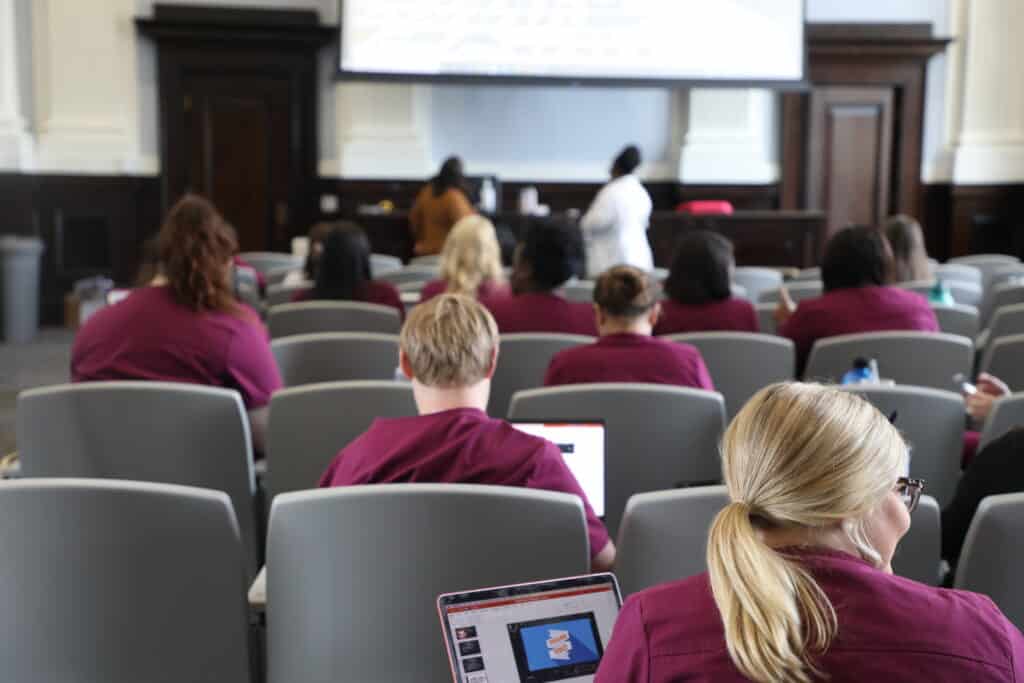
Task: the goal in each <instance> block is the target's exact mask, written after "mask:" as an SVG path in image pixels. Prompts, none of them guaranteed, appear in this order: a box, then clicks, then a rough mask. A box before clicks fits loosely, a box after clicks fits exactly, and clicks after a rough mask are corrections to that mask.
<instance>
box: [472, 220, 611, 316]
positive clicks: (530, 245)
mask: <svg viewBox="0 0 1024 683" xmlns="http://www.w3.org/2000/svg"><path fill="white" fill-rule="evenodd" d="M582 270H583V259H582V255H581V253H580V241H579V235H578V234H577V233H576V232H575V231H574V229H573V228H572V226H570V225H568V224H566V223H563V222H561V221H559V220H555V219H548V220H542V221H537V222H535V223H534V224H533V226H532V227H531V228H530V229H529V230H528V231H527V233H526V237H525V239H524V240H523V242H522V243H521V244H520V245H519V247H518V248H517V249H516V258H515V266H514V267H513V270H512V296H492V297H487V298H486V299H483V303H484V305H485V306H487V308H488V309H490V311H491V313H492V314H493V315H494V319H495V320H497V321H498V329H499V330H500V331H501V333H502V334H510V333H513V332H561V333H565V334H582V335H589V336H594V335H596V334H597V327H596V325H595V324H594V312H593V309H592V308H591V307H590V306H589V305H587V304H584V303H577V302H572V301H566V300H565V299H564V298H562V297H561V296H559V295H558V294H557V293H556V291H555V290H557V289H558V288H559V287H561V286H562V285H564V284H565V283H566V282H568V281H569V279H570V278H572V277H573V276H576V275H578V274H579V273H580V272H581V271H582Z"/></svg>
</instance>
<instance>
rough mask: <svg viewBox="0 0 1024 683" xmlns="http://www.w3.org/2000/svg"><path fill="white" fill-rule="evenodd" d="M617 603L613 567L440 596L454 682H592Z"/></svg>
mask: <svg viewBox="0 0 1024 683" xmlns="http://www.w3.org/2000/svg"><path fill="white" fill-rule="evenodd" d="M621 606H622V597H621V596H620V594H619V586H618V583H617V582H616V580H615V576H614V575H612V574H591V575H589V576H579V577H573V578H567V579H555V580H552V581H538V582H534V583H524V584H517V585H513V586H500V587H497V588H485V589H481V590H474V591H466V592H462V593H446V594H445V595H442V596H440V597H439V598H438V599H437V608H438V613H439V614H440V617H441V625H442V628H443V630H444V639H445V645H446V647H447V649H448V661H449V662H450V663H451V668H452V675H453V677H454V680H455V683H515V682H516V681H518V682H519V683H545V682H547V681H580V682H587V681H593V680H594V673H595V672H596V671H597V667H598V664H600V662H601V657H602V655H603V654H604V650H605V647H607V645H608V641H609V639H611V636H612V627H613V626H614V625H615V618H616V617H617V616H618V614H619V608H620V607H621Z"/></svg>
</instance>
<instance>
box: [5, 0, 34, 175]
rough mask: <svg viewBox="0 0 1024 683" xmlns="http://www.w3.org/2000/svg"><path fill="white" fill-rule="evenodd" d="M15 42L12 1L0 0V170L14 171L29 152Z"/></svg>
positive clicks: (22, 166)
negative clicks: (19, 92) (19, 86)
mask: <svg viewBox="0 0 1024 683" xmlns="http://www.w3.org/2000/svg"><path fill="white" fill-rule="evenodd" d="M27 39H28V38H27V36H22V37H21V40H27ZM17 41H18V36H17V35H16V30H15V25H14V0H0V169H3V170H14V171H17V170H21V169H23V168H25V167H26V166H28V165H29V164H30V159H31V152H32V144H31V138H30V137H29V134H28V131H27V130H26V128H25V119H24V117H23V116H22V113H21V112H22V110H21V99H20V97H19V96H18V51H17V46H18V42H17Z"/></svg>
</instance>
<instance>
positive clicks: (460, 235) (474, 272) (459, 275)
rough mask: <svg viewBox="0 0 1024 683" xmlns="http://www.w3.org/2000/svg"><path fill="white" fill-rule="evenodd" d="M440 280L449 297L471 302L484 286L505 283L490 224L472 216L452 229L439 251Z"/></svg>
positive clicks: (496, 238) (499, 250) (492, 226)
mask: <svg viewBox="0 0 1024 683" xmlns="http://www.w3.org/2000/svg"><path fill="white" fill-rule="evenodd" d="M441 279H442V280H444V281H445V282H446V283H447V285H448V288H447V292H448V293H449V294H465V295H466V296H470V297H473V298H476V295H477V289H478V288H479V287H480V285H481V284H483V283H484V282H494V283H504V282H505V273H504V271H503V270H502V267H501V246H500V245H499V244H498V237H497V233H496V232H495V230H494V225H493V224H492V223H491V222H490V221H489V220H487V219H486V218H484V217H483V216H480V215H477V214H473V215H472V216H466V217H465V218H463V219H462V220H460V221H459V222H458V223H456V224H455V225H454V226H453V227H452V229H451V232H449V233H448V237H447V238H446V239H445V242H444V247H443V248H442V249H441Z"/></svg>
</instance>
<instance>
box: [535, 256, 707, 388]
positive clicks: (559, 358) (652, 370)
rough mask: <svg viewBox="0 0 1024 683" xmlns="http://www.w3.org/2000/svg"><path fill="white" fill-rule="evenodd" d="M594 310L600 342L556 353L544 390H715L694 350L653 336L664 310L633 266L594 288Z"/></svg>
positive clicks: (614, 271)
mask: <svg viewBox="0 0 1024 683" xmlns="http://www.w3.org/2000/svg"><path fill="white" fill-rule="evenodd" d="M594 309H595V311H596V315H597V329H598V333H599V334H600V337H601V338H600V339H598V340H597V342H595V343H593V344H588V345H586V346H577V347H575V348H571V349H565V350H564V351H560V352H559V353H558V354H556V355H555V357H554V358H552V359H551V364H550V365H549V366H548V371H547V373H546V374H545V375H544V386H556V385H560V384H581V383H586V382H647V383H650V384H672V385H675V386H680V387H695V388H697V389H708V390H712V391H713V390H714V386H713V385H712V383H711V377H710V376H709V375H708V369H707V367H705V365H704V359H702V358H701V356H700V352H699V351H698V350H697V349H696V348H694V347H692V346H690V345H689V344H678V343H676V342H671V341H668V340H665V339H658V338H657V337H652V336H651V330H652V329H653V328H654V325H655V323H656V322H657V321H658V315H659V312H660V306H659V305H658V293H657V291H656V290H655V288H654V285H653V283H652V282H651V280H650V277H648V275H647V274H646V273H645V272H644V271H642V270H640V269H638V268H634V267H632V266H616V267H614V268H612V269H611V270H607V271H605V272H604V273H603V274H602V275H601V277H599V278H598V279H597V283H596V284H595V285H594Z"/></svg>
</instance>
